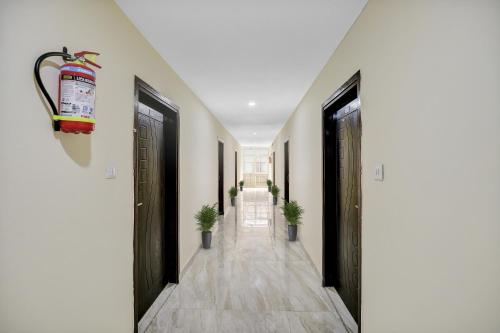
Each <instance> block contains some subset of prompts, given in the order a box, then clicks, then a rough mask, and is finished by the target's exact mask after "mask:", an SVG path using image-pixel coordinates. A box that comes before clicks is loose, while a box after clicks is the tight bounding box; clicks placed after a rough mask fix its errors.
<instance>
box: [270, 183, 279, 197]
mask: <svg viewBox="0 0 500 333" xmlns="http://www.w3.org/2000/svg"><path fill="white" fill-rule="evenodd" d="M271 194H272V195H273V197H275V198H277V197H278V195H279V194H280V188H279V187H278V186H276V185H273V186H272V187H271Z"/></svg>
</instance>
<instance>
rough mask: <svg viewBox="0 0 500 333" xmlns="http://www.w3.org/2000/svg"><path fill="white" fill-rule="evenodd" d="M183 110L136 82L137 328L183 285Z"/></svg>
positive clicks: (135, 236)
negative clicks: (169, 287) (172, 287)
mask: <svg viewBox="0 0 500 333" xmlns="http://www.w3.org/2000/svg"><path fill="white" fill-rule="evenodd" d="M178 111H179V108H178V107H177V106H176V105H175V104H173V103H171V102H169V101H168V100H167V99H166V98H165V97H163V96H161V95H160V94H159V93H158V92H157V91H156V90H154V89H153V88H152V87H150V86H149V85H148V84H146V83H145V82H144V81H142V80H141V79H139V78H137V77H136V78H135V121H134V128H135V131H134V132H135V134H134V139H135V145H134V186H135V191H134V200H135V210H134V325H135V330H136V331H137V323H138V321H139V320H140V318H141V317H142V316H143V315H144V313H145V312H146V310H147V309H148V308H149V307H150V306H151V304H152V303H153V302H154V300H155V299H156V298H157V296H158V295H159V294H160V292H161V291H162V290H163V288H164V287H165V285H166V284H167V283H169V282H172V283H178V282H179V240H178V235H179V232H178V230H179V228H178V227H179V226H178V221H179V210H178V207H179V205H178V203H179V195H178V188H179V185H178V164H179V163H178V162H179V158H178V157H179V155H178V151H179V149H178V148H179V113H178Z"/></svg>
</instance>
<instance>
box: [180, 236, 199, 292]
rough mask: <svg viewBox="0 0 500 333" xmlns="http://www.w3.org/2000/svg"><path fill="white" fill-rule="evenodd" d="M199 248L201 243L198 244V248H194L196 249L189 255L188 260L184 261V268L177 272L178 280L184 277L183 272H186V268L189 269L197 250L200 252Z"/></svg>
mask: <svg viewBox="0 0 500 333" xmlns="http://www.w3.org/2000/svg"><path fill="white" fill-rule="evenodd" d="M200 237H201V236H200ZM200 250H201V244H200V246H198V248H197V249H196V251H194V253H193V255H192V256H191V258H189V260H188V262H187V263H186V265H184V268H183V269H182V270H181V274H179V282H180V281H181V280H182V278H183V277H184V274H186V272H187V270H188V269H189V267H190V266H191V264H192V263H193V260H194V258H195V257H196V255H197V254H198V252H200Z"/></svg>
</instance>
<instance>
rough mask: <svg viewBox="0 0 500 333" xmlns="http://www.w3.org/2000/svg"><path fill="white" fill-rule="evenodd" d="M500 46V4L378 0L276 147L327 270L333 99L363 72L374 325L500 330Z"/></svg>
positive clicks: (316, 257)
mask: <svg viewBox="0 0 500 333" xmlns="http://www.w3.org/2000/svg"><path fill="white" fill-rule="evenodd" d="M499 41H500V2H498V1H444V0H440V1H414V2H410V1H372V0H370V1H369V3H368V5H367V6H366V7H365V9H364V11H363V12H362V14H361V16H360V17H359V18H358V20H357V21H356V22H355V24H354V25H353V27H352V28H351V30H350V31H349V33H348V34H347V36H346V37H345V39H344V40H343V42H342V43H341V45H340V46H339V47H338V49H337V50H336V51H335V53H334V54H333V56H332V58H331V59H330V60H329V62H328V64H327V65H326V66H325V68H324V69H323V71H322V72H321V73H320V75H319V76H318V77H317V79H316V80H315V82H314V84H313V85H312V87H311V89H310V90H309V92H308V93H307V94H306V96H305V97H304V98H303V100H302V102H301V103H300V104H299V106H298V107H297V109H296V111H295V113H294V114H293V116H292V117H291V118H290V119H289V120H288V122H287V123H286V125H285V127H284V128H283V129H282V131H281V132H280V133H279V135H278V136H277V138H276V140H275V141H274V145H273V149H275V151H276V154H277V157H276V160H277V171H278V173H277V176H278V177H277V180H278V185H279V186H280V187H283V142H284V140H286V139H287V138H290V161H291V165H290V172H291V174H290V179H291V180H290V186H291V189H290V195H291V198H292V199H297V200H298V201H299V202H300V203H301V204H302V205H303V206H304V208H305V211H306V213H305V218H304V224H303V225H302V226H301V227H300V239H301V241H302V242H303V244H304V246H305V248H306V249H307V251H308V252H309V254H310V256H311V257H312V259H313V261H314V263H315V265H316V266H317V268H318V269H319V270H321V263H322V254H321V250H322V236H321V230H322V229H321V217H322V205H321V193H322V192H321V191H322V185H321V184H322V179H321V172H322V167H321V163H322V153H321V117H320V116H321V111H320V107H321V103H323V102H324V101H325V100H326V99H327V98H328V96H329V95H330V94H331V93H333V92H334V91H335V90H336V89H337V88H338V87H339V86H340V85H341V84H342V83H344V82H345V81H346V80H347V79H348V78H349V77H350V76H352V75H353V74H354V73H355V72H356V71H357V70H358V69H360V70H361V103H362V111H361V112H362V124H363V136H362V168H363V176H362V192H363V211H362V216H363V225H362V249H363V255H362V269H363V272H362V291H363V293H362V328H363V332H370V333H371V332H380V333H388V332H498V331H499V330H500V317H499V316H498V314H499V313H500V283H499V281H500V258H499V256H500V204H499V203H500V43H499ZM377 162H382V163H384V164H385V171H386V178H385V181H384V182H376V181H374V180H373V167H374V165H375V164H376V163H377Z"/></svg>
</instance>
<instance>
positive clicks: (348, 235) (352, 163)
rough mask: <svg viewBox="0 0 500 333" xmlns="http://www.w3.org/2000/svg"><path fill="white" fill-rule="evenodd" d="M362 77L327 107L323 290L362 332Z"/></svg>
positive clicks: (349, 83)
mask: <svg viewBox="0 0 500 333" xmlns="http://www.w3.org/2000/svg"><path fill="white" fill-rule="evenodd" d="M360 79H361V76H360V73H359V72H358V73H356V74H355V75H354V76H353V77H351V78H350V79H349V80H348V81H347V82H346V83H345V84H343V85H342V87H340V88H339V89H337V91H336V92H335V93H334V94H333V95H332V97H330V99H329V101H327V102H326V103H325V104H324V106H323V285H324V286H325V287H330V286H333V287H335V288H336V289H337V291H338V293H339V295H340V297H341V298H342V300H343V302H344V304H345V305H346V306H347V308H348V309H349V312H350V313H351V315H352V316H353V318H354V319H355V320H356V322H357V323H358V328H359V331H361V322H360V310H361V184H360V178H361V157H360V156H361V154H360V152H361V109H360V100H359V92H360Z"/></svg>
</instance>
